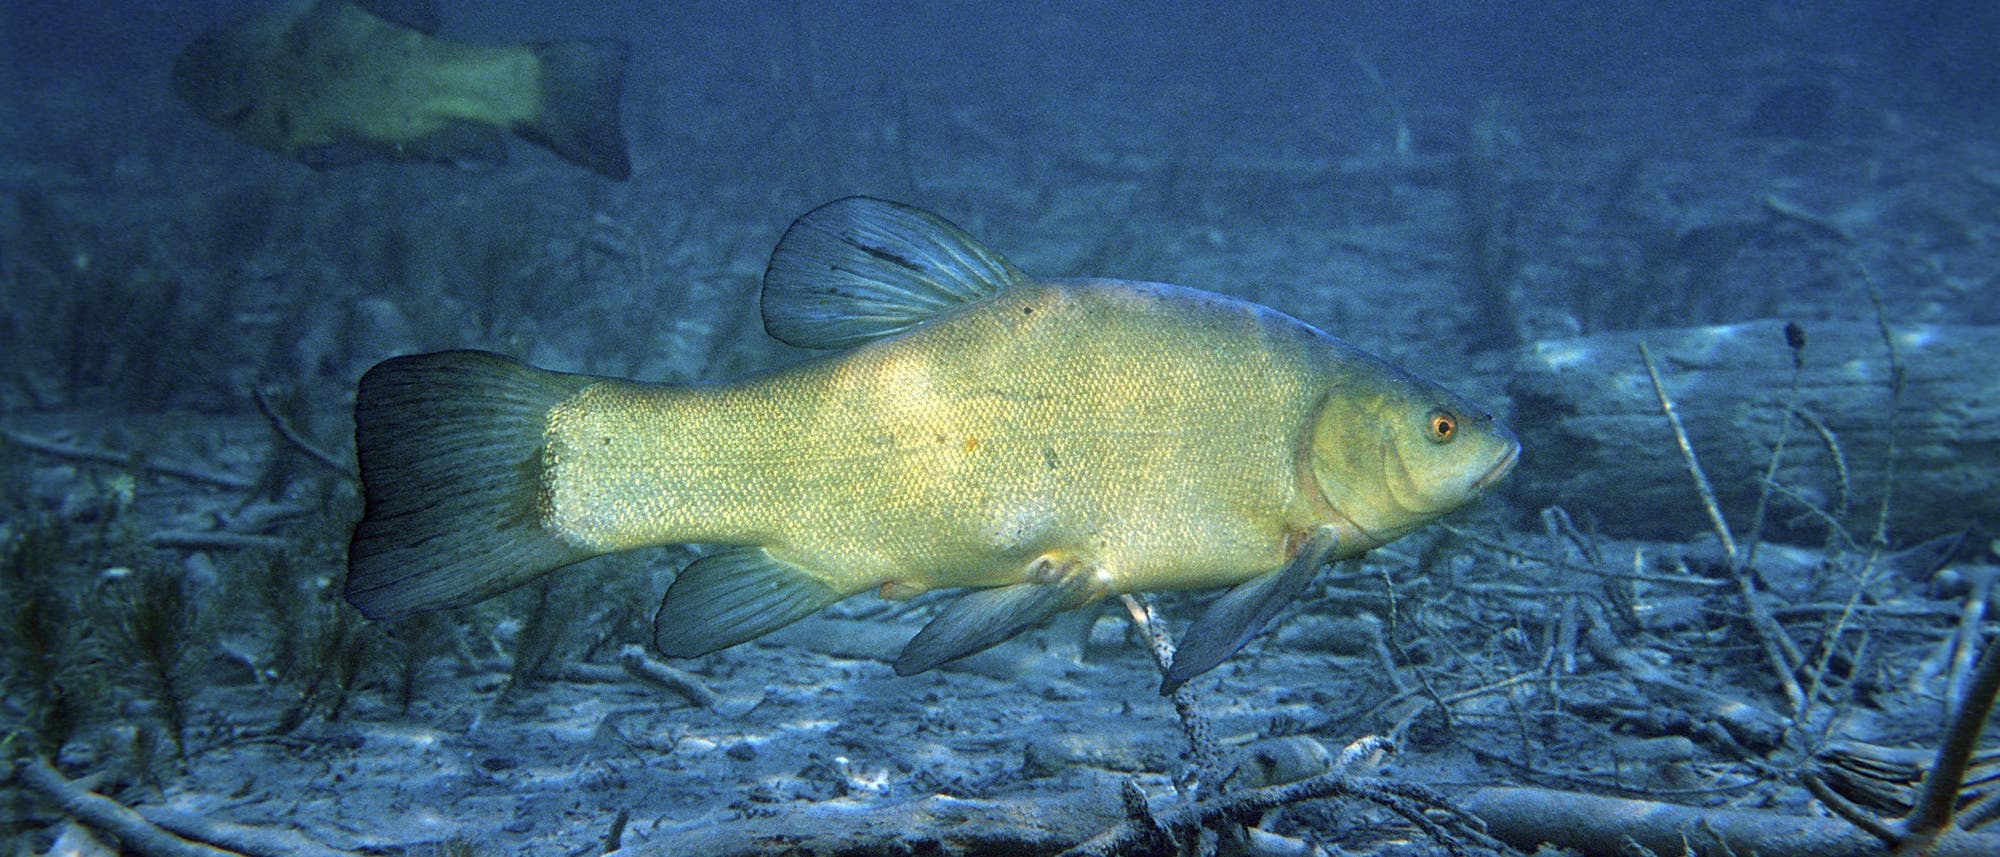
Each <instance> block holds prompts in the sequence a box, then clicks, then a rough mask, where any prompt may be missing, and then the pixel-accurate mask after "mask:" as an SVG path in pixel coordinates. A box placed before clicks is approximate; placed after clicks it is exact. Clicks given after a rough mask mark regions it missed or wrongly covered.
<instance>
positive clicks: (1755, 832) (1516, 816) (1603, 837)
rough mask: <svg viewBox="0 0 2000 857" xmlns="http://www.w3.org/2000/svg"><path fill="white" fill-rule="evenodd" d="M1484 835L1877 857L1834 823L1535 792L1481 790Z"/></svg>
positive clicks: (1977, 855)
mask: <svg viewBox="0 0 2000 857" xmlns="http://www.w3.org/2000/svg"><path fill="white" fill-rule="evenodd" d="M1460 805H1461V806H1462V807H1464V808H1465V809H1466V810H1467V811H1468V812H1471V813H1472V814H1474V815H1477V816H1479V817H1480V818H1482V819H1485V821H1486V830H1487V832H1489V833H1491V834H1493V835H1494V836H1495V837H1497V838H1499V839H1500V840H1501V841H1503V842H1506V843H1507V844H1508V845H1512V846H1513V847H1515V848H1519V849H1521V850H1523V851H1534V850H1535V849H1536V848H1538V847H1540V846H1541V845H1542V844H1543V843H1547V844H1550V845H1554V846H1556V847H1558V848H1569V849H1574V850H1576V851H1579V852H1582V853H1583V854H1585V855H1592V857H1594V855H1625V854H1631V853H1634V851H1635V849H1634V848H1633V846H1634V845H1636V846H1638V847H1639V848H1644V849H1647V850H1650V851H1651V852H1652V853H1654V854H1692V855H1703V857H1705V855H1724V854H1739V855H1740V854H1756V855H1759V857H1882V855H1886V854H1888V853H1889V849H1888V848H1887V847H1886V846H1884V845H1883V844H1882V841H1881V840H1879V839H1877V838H1875V837H1874V836H1872V835H1870V834H1868V833H1866V832H1864V831H1862V830H1861V829H1860V828H1858V827H1855V826H1853V825H1851V824H1848V823H1847V822H1846V821H1844V820H1841V819H1837V818H1807V817H1804V816H1796V815H1785V814H1782V813H1777V812H1768V811H1763V810H1748V809H1710V808H1703V807H1691V806H1681V805H1679V804H1670V803H1658V802H1655V801H1644V800H1629V799H1626V798H1613V797H1600V796H1597V795H1590V794H1583V793H1580V792H1565V791H1555V790H1552V789H1537V788H1488V789H1480V790H1479V791H1476V792H1473V793H1472V795H1471V796H1469V797H1467V798H1466V799H1465V800H1464V801H1463V802H1461V804H1460ZM1928 853H1929V854H1930V855H1931V857H1983V855H1992V854H2000V836H1995V835H1993V834H1986V833H1965V832H1963V831H1953V832H1952V833H1949V834H1947V835H1945V836H1943V837H1941V838H1939V839H1938V840H1937V841H1936V842H1935V843H1934V845H1933V847H1932V848H1931V850H1930V851H1929V852H1928Z"/></svg>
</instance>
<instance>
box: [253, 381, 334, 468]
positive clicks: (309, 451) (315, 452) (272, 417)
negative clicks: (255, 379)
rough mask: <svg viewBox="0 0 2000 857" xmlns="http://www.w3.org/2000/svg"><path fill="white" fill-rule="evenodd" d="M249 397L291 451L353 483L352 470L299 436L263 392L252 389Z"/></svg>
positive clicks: (259, 389)
mask: <svg viewBox="0 0 2000 857" xmlns="http://www.w3.org/2000/svg"><path fill="white" fill-rule="evenodd" d="M250 397H251V398H253V399H255V400H257V410H258V411H260V412H262V413H263V414H264V419H265V420H267V421H269V422H270V423H271V430H272V431H275V432H277V433H278V437H280V438H283V439H284V441H285V442H286V443H289V444H291V445H292V448H293V449H296V450H298V451H299V452H302V453H305V456H306V457H307V458H310V459H312V460H313V461H314V462H316V463H318V464H319V466H321V467H324V468H326V469H328V470H331V471H333V472H334V473H336V474H339V475H340V476H341V477H342V478H344V479H347V480H348V481H354V479H355V475H354V468H352V467H349V466H348V465H347V464H345V463H343V462H342V461H340V460H339V459H337V458H334V457H333V455H332V454H330V453H328V452H327V451H326V450H323V449H320V448H319V447H317V446H314V445H313V444H312V442H311V441H308V440H306V439H305V436H304V435H301V434H299V432H298V430H297V429H295V428H292V422H291V420H288V419H285V418H284V416H283V415H281V414H279V413H278V409H277V408H274V407H272V406H271V401H270V399H269V398H268V397H266V396H265V395H264V391H263V390H262V389H261V388H254V389H252V390H251V391H250Z"/></svg>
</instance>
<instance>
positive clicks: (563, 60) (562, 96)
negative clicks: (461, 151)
mask: <svg viewBox="0 0 2000 857" xmlns="http://www.w3.org/2000/svg"><path fill="white" fill-rule="evenodd" d="M534 51H535V57H536V58H537V59H538V60H540V61H541V71H542V99H541V100H542V112H541V115H539V116H537V117H535V118H534V119H532V120H529V121H527V122H525V123H522V124H521V125H518V126H516V127H515V129H514V130H515V132H516V133H518V134H520V135H521V136H522V137H524V138H526V139H527V140H528V141H529V142H532V143H535V144H538V145H541V146H546V147H548V148H549V149H550V150H551V151H553V152H555V153H556V154H558V155H561V156H562V157H564V158H565V159H568V160H570V161H574V162H576V163H578V164H581V165H583V166H585V167H588V168H590V169H591V170H593V171H595V172H597V173H600V174H602V175H604V176H606V177H609V178H614V179H618V180H619V181H624V180H625V179H627V178H629V177H631V175H632V162H631V159H630V157H628V156H627V155H626V153H625V132H624V129H622V128H620V127H619V119H618V101H619V98H620V97H621V96H622V95H623V93H624V89H625V63H626V59H627V57H628V55H629V54H630V53H631V48H630V47H629V46H628V45H626V44H625V43H624V42H620V41H614V40H609V39H598V40H590V41H563V42H541V43H538V44H536V45H535V46H534Z"/></svg>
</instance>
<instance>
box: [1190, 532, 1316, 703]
mask: <svg viewBox="0 0 2000 857" xmlns="http://www.w3.org/2000/svg"><path fill="white" fill-rule="evenodd" d="M1339 541H1340V539H1339V537H1338V536H1337V535H1335V534H1334V530H1333V528H1332V527H1320V528H1319V529H1317V530H1314V531H1313V533H1312V535H1311V536H1310V537H1308V538H1307V539H1306V540H1305V543H1304V544H1301V545H1299V549H1298V551H1297V552H1296V553H1294V554H1292V560H1291V562H1288V563H1285V565H1284V567H1282V568H1280V569H1278V570H1277V571H1273V572H1271V573H1269V574H1266V575H1263V576H1261V577H1257V578H1253V579H1251V580H1248V581H1245V582H1243V583H1239V584H1237V585H1236V586H1234V587H1232V588H1230V590H1229V591H1228V592H1225V593H1223V594H1222V596H1221V597H1220V598H1217V599H1215V600H1214V601H1213V602H1210V603H1209V605H1208V609H1207V610H1205V611H1203V612H1202V614H1201V618H1200V619H1197V620H1195V623H1194V624H1193V625H1192V626H1189V628H1188V632H1187V635H1186V636H1185V637H1183V638H1182V639H1181V644H1180V648H1179V649H1177V650H1176V651H1175V652H1174V662H1173V664H1172V665H1170V666H1169V667H1168V668H1167V674H1166V675H1165V676H1164V677H1163V678H1162V679H1161V681H1160V695H1161V696H1171V695H1173V692H1174V691H1175V690H1178V689H1179V688H1180V686H1181V685H1183V684H1186V683H1187V682H1188V680H1189V679H1191V678H1194V677H1195V676H1198V675H1201V674H1202V673H1205V672H1208V671H1209V670H1212V669H1214V668H1215V666H1216V665H1217V664H1220V663H1222V662H1223V661H1225V660H1228V659H1229V656H1230V655H1233V654H1236V650H1237V649H1241V648H1243V644H1244V643H1247V642H1250V638H1251V637H1255V636H1257V632H1258V631H1261V630H1263V629H1264V625H1265V624H1266V623H1268V622H1270V621H1271V619H1272V618H1273V617H1275V616H1277V615H1278V612H1279V611H1281V610H1283V609H1285V606H1286V605H1288V604H1291V603H1292V601H1293V600H1294V599H1296V598H1298V597H1299V593H1300V592H1303V591H1305V588H1306V584H1308V583H1311V582H1312V579H1313V577H1314V576H1315V575H1317V574H1319V568H1320V566H1322V565H1325V564H1326V561H1327V558H1328V557H1330V556H1332V555H1333V549H1334V546H1335V545H1336V544H1337V543H1338V542H1339Z"/></svg>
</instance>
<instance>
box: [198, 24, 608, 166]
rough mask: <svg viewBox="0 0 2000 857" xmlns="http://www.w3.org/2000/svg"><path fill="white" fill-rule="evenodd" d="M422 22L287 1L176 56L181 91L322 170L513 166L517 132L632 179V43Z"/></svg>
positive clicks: (214, 114) (201, 107)
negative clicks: (380, 165) (623, 118)
mask: <svg viewBox="0 0 2000 857" xmlns="http://www.w3.org/2000/svg"><path fill="white" fill-rule="evenodd" d="M374 5H375V6H376V7H378V8H385V4H384V3H381V2H376V3H375V4H374ZM390 5H392V6H393V8H394V10H395V11H396V12H409V11H411V9H410V8H409V7H411V6H413V5H415V6H422V5H424V4H413V3H396V4H390ZM415 14H416V15H417V16H419V17H422V18H426V19H431V20H425V21H418V22H406V21H397V20H391V19H390V18H388V17H384V16H382V15H380V14H377V13H376V12H374V11H370V9H369V8H365V7H364V4H362V3H356V2H349V0H286V2H282V3H279V4H278V5H277V6H275V7H274V8H272V9H269V10H267V11H265V12H262V13H260V14H257V15H254V16H252V17H249V18H246V19H244V20H242V21H239V22H236V23H234V24H229V25H224V26H221V27H217V28H214V29H211V30H209V31H208V32H206V33H203V34H202V35H201V36H200V37H198V38H197V39H196V40H195V41H194V42H193V43H191V44H190V45H189V46H188V47H187V48H186V49H184V50H183V51H182V52H181V54H180V56H179V57H177V58H176V60H175V63H174V68H173V84H174V90H175V92H176V93H177V94H179V96H180V97H181V99H182V100H183V101H185V102H187V103H188V104H189V105H190V106H192V107H193V108H194V109H195V111H196V112H197V113H198V114H200V115H201V116H202V118H204V119H207V120H208V121H210V122H214V123H215V124H217V125H220V126H222V127H224V128H226V129H228V130H229V131H230V132H231V133H232V134H234V135H235V136H236V137H238V138H239V139H241V140H243V141H244V142H247V143H251V144H253V145H256V146H260V147H263V148H266V149H270V150H272V151H276V152H280V153H282V154H285V155H286V156H289V157H292V158H294V159H297V160H299V161H302V162H304V163H307V164H309V165H311V166H315V167H326V166H337V165H340V164H345V163H352V162H356V161H361V160H368V159H377V158H379V159H391V160H427V161H439V162H448V163H457V164H460V165H468V166H484V165H490V164H492V163H496V162H498V161H500V160H504V159H505V157H506V148H505V145H506V144H505V140H504V133H503V132H504V131H508V130H512V131H515V132H518V133H520V134H521V135H522V136H524V137H526V138H528V139H529V140H531V141H533V142H536V143H538V144H541V145H544V146H548V147H549V148H551V149H553V150H555V151H556V152H557V153H558V154H560V155H562V156H563V157H565V158H568V159H570V160H572V161H575V162H577V163H579V164H582V165H584V166H586V167H589V168H590V169H593V170H596V171H598V172H600V173H604V174H605V175H607V176H611V177H613V178H624V177H625V176H626V175H627V174H629V172H630V165H629V161H628V159H627V156H626V154H625V150H624V140H623V136H622V132H621V131H620V130H619V128H618V124H619V118H618V99H619V96H620V90H621V89H622V86H623V73H624V72H623V70H624V64H625V54H626V49H625V47H624V46H623V45H620V44H617V43H613V42H548V43H541V44H536V45H478V44H469V43H465V42H457V41H452V40H448V39H442V38H438V37H436V36H435V35H433V34H432V33H431V32H429V31H428V28H430V27H434V26H435V21H434V18H435V13H434V11H430V10H424V9H417V10H415Z"/></svg>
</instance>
